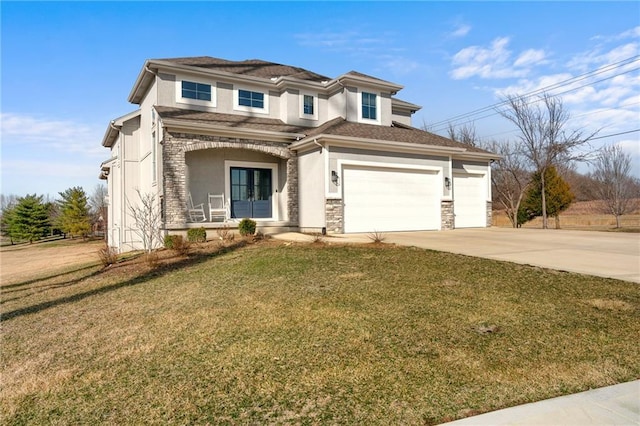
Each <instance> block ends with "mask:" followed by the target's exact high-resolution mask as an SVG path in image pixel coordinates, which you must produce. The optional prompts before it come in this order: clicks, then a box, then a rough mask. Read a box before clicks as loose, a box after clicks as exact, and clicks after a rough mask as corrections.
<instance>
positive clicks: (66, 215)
mask: <svg viewBox="0 0 640 426" xmlns="http://www.w3.org/2000/svg"><path fill="white" fill-rule="evenodd" d="M60 196H61V197H62V200H60V201H58V213H59V215H58V218H57V225H58V227H59V228H60V229H61V230H62V232H64V233H65V234H70V235H71V237H72V238H73V236H74V235H80V236H82V237H83V238H84V237H86V236H87V235H89V233H90V232H91V220H90V217H89V203H88V201H87V194H86V193H85V192H84V189H82V188H81V187H79V186H77V187H73V188H69V189H67V190H66V191H64V192H60Z"/></svg>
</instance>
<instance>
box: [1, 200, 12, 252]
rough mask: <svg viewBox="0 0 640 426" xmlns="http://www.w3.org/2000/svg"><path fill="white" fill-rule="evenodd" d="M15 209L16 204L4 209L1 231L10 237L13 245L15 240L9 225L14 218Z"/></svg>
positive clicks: (4, 235) (3, 234)
mask: <svg viewBox="0 0 640 426" xmlns="http://www.w3.org/2000/svg"><path fill="white" fill-rule="evenodd" d="M15 210H16V206H15V205H9V206H6V207H5V208H3V209H2V217H0V233H2V236H3V237H9V240H10V241H11V245H13V244H14V241H13V237H12V236H11V232H9V226H10V224H11V221H12V220H13V215H14V213H15Z"/></svg>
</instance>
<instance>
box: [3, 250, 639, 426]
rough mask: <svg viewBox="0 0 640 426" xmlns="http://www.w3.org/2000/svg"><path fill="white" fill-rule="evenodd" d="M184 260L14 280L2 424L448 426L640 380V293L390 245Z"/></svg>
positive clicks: (610, 283)
mask: <svg viewBox="0 0 640 426" xmlns="http://www.w3.org/2000/svg"><path fill="white" fill-rule="evenodd" d="M136 261H138V262H139V261H140V259H133V260H129V261H127V263H131V262H136ZM178 261H179V262H180V263H179V264H178V265H173V266H167V267H160V268H158V269H156V270H154V271H152V272H149V271H147V270H145V267H143V266H136V267H130V266H127V263H123V264H120V265H117V266H115V267H111V268H108V269H106V270H100V268H98V267H97V266H96V267H91V266H86V265H85V266H84V267H83V268H77V269H76V270H69V271H67V272H64V273H56V274H54V275H53V276H52V277H50V278H42V279H38V280H35V281H34V280H30V281H24V282H22V283H20V282H18V283H15V282H14V283H10V284H6V283H3V284H2V287H1V289H2V304H0V307H1V309H2V314H3V315H2V323H1V327H2V337H1V338H2V340H1V341H0V345H1V346H0V348H1V351H2V367H1V369H2V370H1V371H2V377H1V380H0V415H1V416H2V419H3V423H5V424H50V423H55V424H60V423H64V424H77V423H82V424H98V423H111V424H131V423H136V424H139V423H163V424H164V423H178V424H186V423H195V424H206V423H211V424H225V423H226V424H238V423H242V424H247V423H250V424H263V423H278V424H282V423H285V424H287V423H304V424H326V423H328V424H353V423H359V424H434V423H438V422H443V421H446V420H453V419H455V418H460V417H465V416H468V415H472V414H477V413H480V412H485V411H490V410H495V409H499V408H504V407H508V406H512V405H516V404H521V403H526V402H531V401H536V400H541V399H545V398H549V397H553V396H557V395H561V394H566V393H572V392H578V391H582V390H585V389H588V388H591V387H599V386H605V385H610V384H614V383H619V382H624V381H628V380H633V379H637V378H638V377H640V357H639V356H638V342H637V337H638V336H639V335H640V288H639V287H638V285H637V284H634V283H628V282H623V281H616V280H611V279H603V278H597V277H591V276H585V275H578V274H570V273H563V272H555V271H549V270H543V269H539V268H533V267H527V266H521V265H515V264H511V263H505V262H497V261H491V260H484V259H476V258H471V257H465V256H459V255H454V254H448V253H439V252H434V251H427V250H422V249H414V248H401V247H389V246H384V245H383V246H374V245H363V246H325V245H321V244H312V245H296V244H288V245H287V244H281V243H269V242H264V243H260V244H255V245H249V246H246V247H238V248H236V249H233V250H228V251H226V252H224V253H221V254H208V253H202V252H201V253H199V254H196V255H192V256H191V258H189V259H182V260H178ZM128 268H129V269H128Z"/></svg>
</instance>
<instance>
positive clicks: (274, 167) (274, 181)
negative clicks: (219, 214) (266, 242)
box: [224, 160, 280, 222]
mask: <svg viewBox="0 0 640 426" xmlns="http://www.w3.org/2000/svg"><path fill="white" fill-rule="evenodd" d="M231 167H248V168H254V169H271V187H272V192H271V217H269V218H254V219H253V220H255V221H256V222H268V221H273V220H278V218H279V217H280V211H279V206H280V191H278V188H279V187H280V183H279V182H278V176H279V175H278V163H262V162H255V161H233V160H225V162H224V176H225V178H224V191H225V196H224V198H225V202H228V203H231Z"/></svg>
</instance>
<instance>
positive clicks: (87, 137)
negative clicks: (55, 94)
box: [0, 113, 104, 157]
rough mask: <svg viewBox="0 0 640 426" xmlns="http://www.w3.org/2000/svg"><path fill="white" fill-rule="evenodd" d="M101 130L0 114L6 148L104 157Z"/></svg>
mask: <svg viewBox="0 0 640 426" xmlns="http://www.w3.org/2000/svg"><path fill="white" fill-rule="evenodd" d="M103 131H104V129H97V128H93V127H90V126H87V125H86V124H82V123H75V122H73V121H69V120H57V119H52V118H40V117H33V116H30V115H22V114H15V113H1V114H0V135H1V136H2V143H3V145H5V146H12V145H20V146H23V147H25V148H26V147H27V146H29V147H31V148H38V147H39V148H40V149H55V150H57V151H62V152H68V153H81V154H85V155H92V156H95V157H102V156H104V148H102V147H101V145H100V140H101V139H102V132H103Z"/></svg>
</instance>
